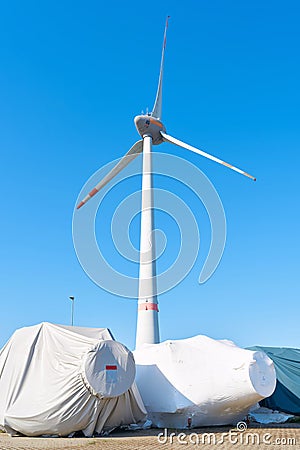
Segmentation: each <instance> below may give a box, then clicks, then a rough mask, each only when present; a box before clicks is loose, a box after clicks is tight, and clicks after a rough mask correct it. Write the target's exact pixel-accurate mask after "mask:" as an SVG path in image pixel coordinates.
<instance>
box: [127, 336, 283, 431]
mask: <svg viewBox="0 0 300 450" xmlns="http://www.w3.org/2000/svg"><path fill="white" fill-rule="evenodd" d="M134 357H135V361H136V368H137V377H136V381H137V385H138V389H139V392H140V394H141V396H142V399H143V402H144V405H145V407H146V410H147V411H148V417H149V419H151V420H152V422H153V424H154V425H155V426H157V427H162V428H164V427H167V428H186V427H190V426H191V427H198V426H209V425H226V424H235V423H237V421H239V420H241V419H242V418H243V417H244V416H245V415H246V414H247V412H248V410H249V408H250V406H252V405H254V404H255V403H256V402H258V401H260V400H262V399H263V398H264V397H268V396H269V395H271V394H272V393H273V391H274V389H275V384H276V376H275V369H274V365H273V362H272V360H271V359H270V358H269V357H268V356H267V355H266V354H265V353H263V352H259V351H250V350H244V349H242V348H239V347H237V346H236V345H235V344H234V343H233V342H231V341H226V340H223V341H217V340H214V339H211V338H209V337H207V336H195V337H192V338H189V339H182V340H174V341H165V342H162V343H160V344H144V345H142V346H141V347H139V348H138V349H137V350H135V351H134Z"/></svg>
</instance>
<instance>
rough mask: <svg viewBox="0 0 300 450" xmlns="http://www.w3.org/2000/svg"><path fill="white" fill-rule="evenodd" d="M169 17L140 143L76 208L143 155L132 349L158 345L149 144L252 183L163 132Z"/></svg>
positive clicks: (141, 119) (139, 124)
mask: <svg viewBox="0 0 300 450" xmlns="http://www.w3.org/2000/svg"><path fill="white" fill-rule="evenodd" d="M168 21H169V16H168V17H167V20H166V25H165V31H164V40H163V47H162V56H161V64H160V73H159V80H158V88H157V93H156V98H155V102H154V106H153V110H152V112H151V113H147V114H142V115H139V116H136V117H135V118H134V123H135V126H136V129H137V131H138V133H139V134H140V136H141V137H142V139H141V140H139V141H137V142H136V143H135V144H134V145H133V146H132V147H131V149H130V150H129V151H128V152H127V153H126V155H124V156H123V158H122V159H121V160H120V161H119V162H118V163H117V164H116V165H115V166H114V168H113V169H112V170H111V171H110V172H109V173H108V174H107V175H106V176H105V177H104V178H103V179H102V180H101V181H100V183H98V184H97V185H96V186H95V187H94V189H93V190H92V191H91V192H90V193H89V194H88V195H87V196H86V197H85V198H84V199H83V200H82V201H81V202H80V203H79V204H78V206H77V209H79V208H81V207H82V206H83V205H84V204H85V203H86V202H87V201H88V200H90V199H91V198H92V197H93V196H94V195H95V194H97V192H99V191H100V189H102V188H103V187H104V186H105V185H106V184H107V183H109V182H110V181H111V179H112V178H114V177H115V176H116V175H117V174H118V173H119V172H120V171H121V170H123V169H124V168H125V167H126V166H127V165H128V164H129V163H130V162H131V161H132V160H133V159H135V158H136V157H137V156H138V155H139V154H140V153H143V171H142V208H141V237H140V270H139V293H138V318H137V331H136V348H138V347H140V346H141V345H142V344H144V343H147V344H156V343H159V326H158V299H157V286H156V261H155V259H156V258H155V242H154V234H153V230H154V215H153V211H154V199H153V189H152V187H153V180H152V145H159V144H162V143H163V142H169V143H171V144H175V145H178V146H179V147H183V148H185V149H187V150H191V151H192V152H195V153H198V154H199V155H201V156H204V157H206V158H208V159H211V160H212V161H215V162H217V163H219V164H222V165H223V166H226V167H229V168H230V169H232V170H234V171H236V172H238V173H240V174H242V175H245V176H246V177H249V178H251V179H252V180H254V181H255V180H256V179H255V178H254V177H253V176H252V175H249V174H248V173H246V172H244V171H243V170H241V169H238V168H237V167H235V166H232V165H231V164H228V163H226V162H225V161H222V160H221V159H219V158H216V157H215V156H212V155H210V154H208V153H206V152H204V151H202V150H199V149H198V148H196V147H193V146H191V145H189V144H186V143H185V142H182V141H180V140H179V139H177V138H175V137H172V136H170V135H169V134H167V133H166V128H165V126H164V124H163V123H162V83H163V70H164V59H165V49H166V37H167V29H168Z"/></svg>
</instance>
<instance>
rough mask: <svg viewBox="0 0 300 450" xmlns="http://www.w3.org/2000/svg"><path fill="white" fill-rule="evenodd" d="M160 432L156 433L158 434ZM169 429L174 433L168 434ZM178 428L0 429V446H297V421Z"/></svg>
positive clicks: (30, 449)
mask: <svg viewBox="0 0 300 450" xmlns="http://www.w3.org/2000/svg"><path fill="white" fill-rule="evenodd" d="M159 433H161V435H160V437H158V434H159ZM171 433H175V434H174V435H172V434H171ZM180 433H182V431H176V430H168V432H167V433H165V432H164V430H157V429H151V430H146V431H136V432H122V433H121V432H115V433H112V434H111V435H109V436H108V437H101V438H72V439H70V438H57V439H53V438H27V437H13V438H12V437H10V436H8V435H7V434H5V433H0V450H44V449H45V450H48V449H51V450H56V449H64V450H73V449H74V450H76V449H78V450H82V449H85V450H98V449H101V450H107V449H110V450H145V449H150V450H158V449H161V450H164V449H166V450H167V449H174V450H178V449H182V448H190V449H193V448H200V449H213V448H218V449H222V450H223V449H224V450H228V449H233V450H234V449H244V448H253V449H259V450H270V449H274V448H278V449H292V450H296V449H297V450H299V449H300V424H285V425H280V426H278V425H276V426H272V427H271V426H268V428H266V427H261V426H259V425H254V424H252V425H250V426H249V427H248V429H247V430H244V431H237V430H235V429H231V428H228V427H218V428H207V429H204V428H201V429H200V428H198V429H195V430H191V431H187V432H186V433H184V434H180Z"/></svg>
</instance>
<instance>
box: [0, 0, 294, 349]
mask: <svg viewBox="0 0 300 450" xmlns="http://www.w3.org/2000/svg"><path fill="white" fill-rule="evenodd" d="M299 13H300V7H299V2H298V1H296V0H295V1H291V0H287V1H285V2H282V1H274V0H272V1H271V0H266V1H261V0H253V1H251V2H242V1H239V0H235V1H226V2H224V1H216V0H210V1H208V0H205V1H204V0H202V1H198V0H195V1H191V0H186V1H184V2H182V1H181V2H179V1H174V0H172V1H164V2H158V1H152V2H150V3H149V2H148V3H147V2H140V1H135V0H134V1H130V2H125V1H114V2H97V1H93V0H92V1H90V2H81V1H74V0H73V1H59V2H58V1H56V0H54V1H51V2H50V1H48V0H45V1H43V2H38V1H31V0H28V1H27V2H24V1H14V0H12V1H10V2H6V3H3V4H2V6H1V14H0V61H1V71H0V97H1V101H0V149H1V160H0V161H1V165H0V171H1V177H0V180H1V197H2V199H1V222H0V239H1V269H0V270H1V272H0V273H1V283H0V299H1V314H0V345H3V344H4V343H5V342H6V340H7V339H8V338H9V336H10V335H11V334H12V333H13V331H14V330H16V329H17V328H19V327H22V326H27V325H31V324H35V323H38V322H41V321H50V322H54V323H66V324H68V323H69V322H70V301H69V300H68V296H69V295H74V296H75V297H76V304H75V324H77V325H81V326H99V327H109V328H111V330H112V332H113V333H114V335H115V337H116V338H117V339H118V340H120V341H121V342H123V343H125V344H127V345H128V346H129V347H131V348H133V345H134V337H135V327H136V302H135V301H133V300H126V299H122V298H119V297H114V296H113V295H111V294H109V293H107V292H105V291H103V290H101V289H100V288H99V287H97V286H96V285H95V284H93V282H92V281H91V280H90V279H89V278H88V277H87V276H86V275H85V273H84V271H83V270H82V268H81V266H80V265H79V263H78V261H77V258H76V255H75V252H74V249H73V243H72V229H71V226H72V214H73V208H74V205H75V202H76V199H77V196H78V194H79V192H80V190H81V188H82V186H83V184H84V183H85V181H86V180H87V179H88V178H89V177H90V176H91V175H92V174H93V173H94V171H95V170H96V169H97V168H100V167H101V166H103V165H104V164H106V163H108V162H110V161H111V160H112V159H115V158H118V157H120V156H122V155H123V154H124V153H125V152H126V151H127V150H128V149H129V148H130V146H131V145H132V144H133V143H134V142H135V141H136V140H137V139H138V135H137V132H136V130H135V127H134V124H133V117H134V116H135V115H136V114H139V113H140V112H141V110H142V109H144V110H145V109H146V107H147V106H148V107H149V108H150V109H151V108H152V105H153V101H154V97H155V91H156V84H157V77H158V69H159V62H160V51H161V43H162V35H163V27H164V22H165V17H166V15H167V14H170V15H171V20H170V25H169V35H168V44H167V53H166V63H165V79H164V81H165V83H164V121H165V124H166V126H167V130H168V132H169V133H170V134H173V135H175V136H176V137H178V138H180V139H182V140H185V141H187V142H189V143H192V144H194V145H196V146H199V147H200V148H202V149H204V150H206V151H208V152H211V153H212V154H215V155H217V156H220V157H221V158H223V159H224V160H226V161H228V162H231V163H233V164H236V165H238V166H240V167H242V168H244V169H245V170H247V171H249V172H250V173H253V174H254V175H256V177H257V179H258V181H257V182H256V183H253V182H251V181H250V180H248V179H246V178H244V177H242V176H240V175H238V174H235V173H233V172H231V171H229V170H227V169H226V168H224V167H221V166H219V165H217V164H214V163H212V162H210V161H207V160H204V159H203V158H201V157H200V156H198V155H194V154H190V153H188V152H187V151H184V150H180V149H176V148H175V147H172V146H171V145H167V144H165V145H164V147H163V151H164V152H169V153H172V154H178V155H179V156H181V157H184V158H186V159H188V160H189V161H191V162H193V163H194V164H196V165H197V166H198V167H199V168H201V170H202V171H203V172H204V173H205V174H206V175H207V176H208V177H209V178H210V180H211V182H212V183H213V184H214V186H215V188H216V189H217V191H218V193H219V195H220V197H221V199H222V202H223V205H224V209H225V212H226V217H227V226H228V235H227V244H226V248H225V252H224V256H223V258H222V261H221V264H220V266H219V268H218V269H217V271H216V273H215V274H214V276H213V277H212V278H211V279H210V280H209V281H208V282H207V283H206V284H204V285H202V286H200V285H199V284H198V274H199V271H200V269H201V261H202V259H201V258H203V257H204V256H205V248H206V247H207V245H208V244H207V243H208V242H209V238H210V236H209V226H208V224H207V223H206V222H205V220H204V219H203V227H202V225H201V227H200V228H201V232H202V233H203V246H204V247H203V252H202V253H201V255H202V256H201V255H200V256H199V259H198V260H197V261H196V265H195V267H194V269H193V270H192V271H191V273H190V274H189V276H188V277H187V278H186V279H185V280H184V281H183V282H182V283H181V284H180V285H179V286H178V287H176V288H175V289H173V290H172V291H170V292H169V293H167V294H165V295H162V296H161V298H160V327H161V337H162V339H169V338H184V337H188V336H192V335H196V334H206V335H208V336H211V337H213V338H227V339H232V340H234V341H235V342H237V343H238V344H239V345H241V346H248V345H257V344H261V345H274V346H292V347H299V346H300V336H299V317H300V302H299V298H300V297H299V252H300V245H299V229H300V213H299V167H300V130H299V124H300V117H299V116H300V113H299V111H300V108H299V103H300V91H299V80H300V60H299V48H300V28H299V15H300V14H299ZM161 149H162V147H161ZM139 181H140V180H139ZM156 182H157V184H158V186H157V187H159V183H160V181H159V180H156ZM137 188H139V182H137ZM174 189H175V186H174ZM124 195H125V193H124ZM190 200H191V199H190ZM187 201H188V200H187ZM191 202H192V206H193V208H195V209H197V208H198V207H199V211H201V204H200V205H198V204H197V203H196V202H195V201H194V200H191ZM199 214H200V213H199ZM201 217H202V216H201V214H200V215H199V219H200V220H201ZM203 218H205V214H204V213H203ZM162 221H163V220H161V219H160V217H159V215H158V216H157V225H158V227H160V225H166V224H163V223H162ZM202 230H203V231H202ZM168 231H169V232H170V233H171V238H172V229H170V230H168V227H164V232H165V233H166V234H168ZM138 232H139V225H138V222H137V223H136V228H135V233H134V232H133V235H134V236H133V240H135V241H137V236H138ZM205 246H206V247H205ZM203 255H204V256H203ZM111 257H112V259H113V258H114V255H113V254H112V255H111Z"/></svg>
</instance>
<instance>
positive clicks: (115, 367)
mask: <svg viewBox="0 0 300 450" xmlns="http://www.w3.org/2000/svg"><path fill="white" fill-rule="evenodd" d="M105 369H106V370H117V366H105Z"/></svg>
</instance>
